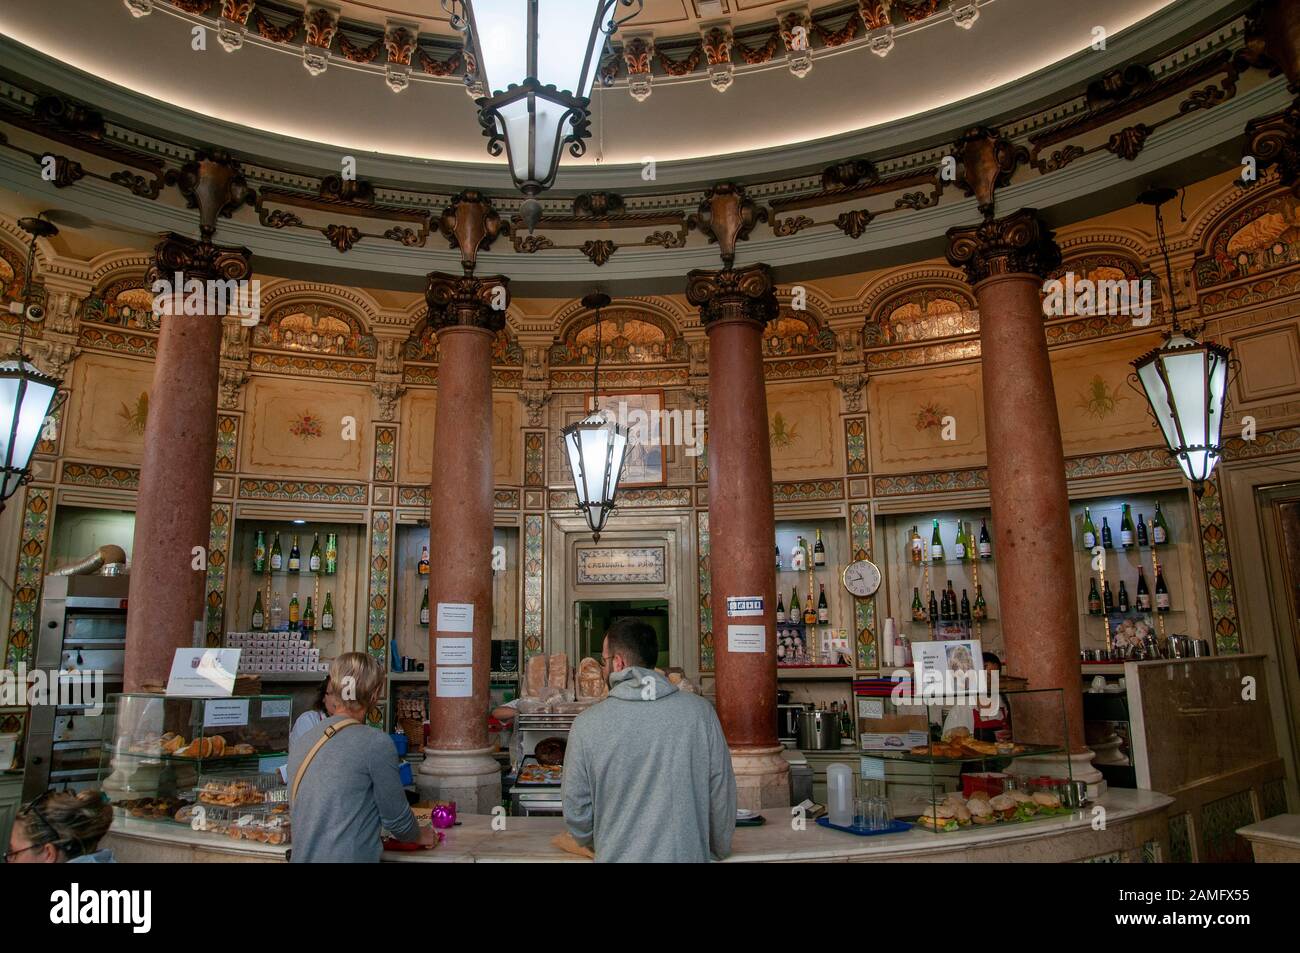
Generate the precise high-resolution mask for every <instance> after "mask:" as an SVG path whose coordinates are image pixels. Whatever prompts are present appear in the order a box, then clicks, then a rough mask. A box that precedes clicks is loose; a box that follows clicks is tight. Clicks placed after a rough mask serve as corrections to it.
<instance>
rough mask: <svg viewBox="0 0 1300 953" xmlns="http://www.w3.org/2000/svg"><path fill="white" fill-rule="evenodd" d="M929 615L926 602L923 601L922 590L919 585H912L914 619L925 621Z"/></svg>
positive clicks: (914, 620) (915, 620)
mask: <svg viewBox="0 0 1300 953" xmlns="http://www.w3.org/2000/svg"><path fill="white" fill-rule="evenodd" d="M926 618H927V616H926V614H925V604H924V603H923V602H921V590H920V587H918V586H913V587H912V621H913V622H924V621H925V620H926Z"/></svg>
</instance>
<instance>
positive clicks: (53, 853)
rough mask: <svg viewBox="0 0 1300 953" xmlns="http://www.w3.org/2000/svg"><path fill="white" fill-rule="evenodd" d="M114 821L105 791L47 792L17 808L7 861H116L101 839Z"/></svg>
mask: <svg viewBox="0 0 1300 953" xmlns="http://www.w3.org/2000/svg"><path fill="white" fill-rule="evenodd" d="M112 823H113V808H112V807H111V806H110V805H109V803H108V801H107V800H106V799H105V797H104V792H103V791H93V790H92V791H81V792H73V791H47V792H45V793H44V794H42V795H41V796H40V797H38V798H37V799H36V800H34V801H32V802H31V803H30V804H27V805H24V806H23V807H21V808H19V809H18V813H17V814H16V815H15V816H14V826H13V830H12V831H11V832H10V834H9V850H8V851H6V852H5V863H6V864H63V863H68V864H113V863H117V861H116V860H115V859H114V857H113V852H112V851H111V850H109V849H108V848H107V847H106V848H104V849H103V850H100V849H99V840H100V838H101V837H103V836H104V835H105V834H107V833H108V828H109V826H110V825H111V824H112Z"/></svg>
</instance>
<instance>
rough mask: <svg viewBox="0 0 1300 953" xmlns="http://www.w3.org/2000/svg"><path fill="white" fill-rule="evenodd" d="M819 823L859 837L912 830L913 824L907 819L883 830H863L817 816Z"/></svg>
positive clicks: (895, 822)
mask: <svg viewBox="0 0 1300 953" xmlns="http://www.w3.org/2000/svg"><path fill="white" fill-rule="evenodd" d="M817 823H818V825H820V826H821V827H828V828H830V829H831V830H833V831H843V832H844V833H846V834H855V835H856V836H858V837H875V836H876V835H877V834H901V833H903V831H910V830H911V829H912V826H913V825H911V824H909V823H907V821H894V823H893V824H891V825H890V826H889V827H886V828H885V829H884V830H883V831H863V830H859V829H858V828H856V827H841V826H840V825H838V824H832V823H831V821H830V818H828V817H819V818H817Z"/></svg>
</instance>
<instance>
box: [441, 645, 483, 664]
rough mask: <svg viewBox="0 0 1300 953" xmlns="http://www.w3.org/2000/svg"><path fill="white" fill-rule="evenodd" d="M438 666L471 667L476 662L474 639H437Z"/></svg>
mask: <svg viewBox="0 0 1300 953" xmlns="http://www.w3.org/2000/svg"><path fill="white" fill-rule="evenodd" d="M435 641H436V642H437V643H438V655H437V664H438V665H470V664H472V663H473V661H474V640H473V639H436V640H435Z"/></svg>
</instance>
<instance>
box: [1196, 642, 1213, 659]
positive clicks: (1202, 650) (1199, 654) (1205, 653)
mask: <svg viewBox="0 0 1300 953" xmlns="http://www.w3.org/2000/svg"><path fill="white" fill-rule="evenodd" d="M1210 655H1211V652H1210V640H1209V639H1197V640H1196V641H1194V642H1193V643H1192V657H1193V658H1209V657H1210Z"/></svg>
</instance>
